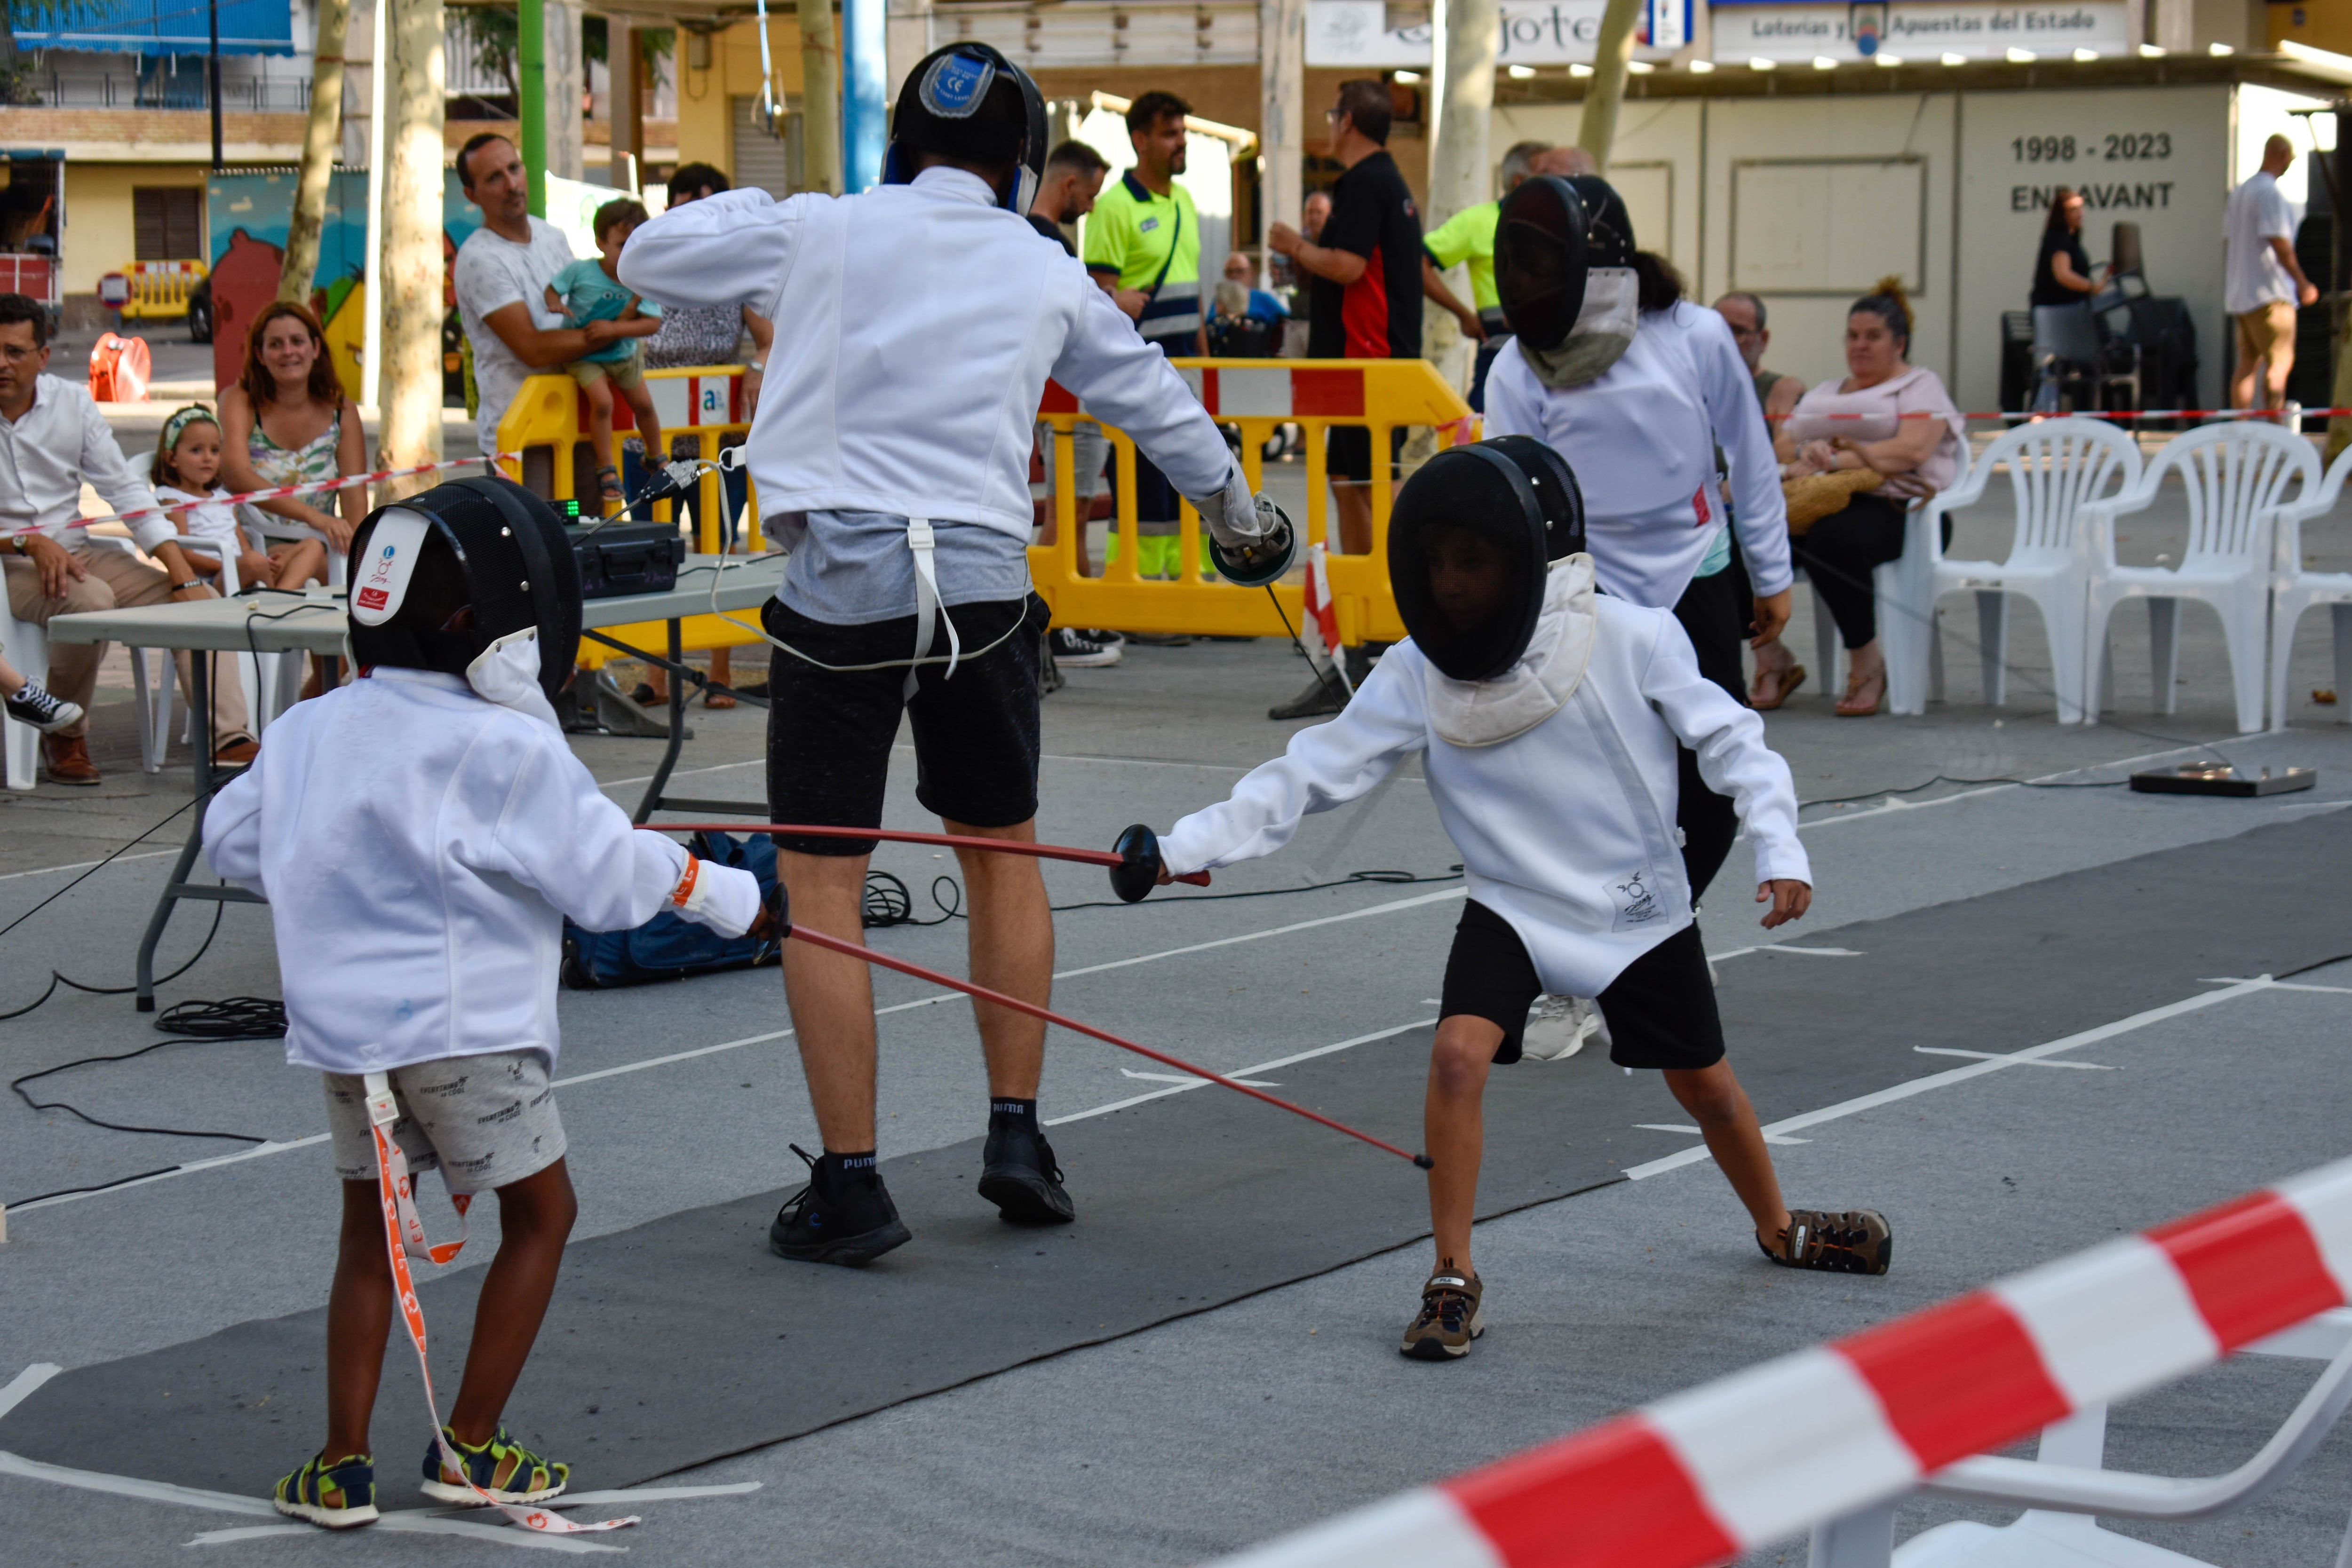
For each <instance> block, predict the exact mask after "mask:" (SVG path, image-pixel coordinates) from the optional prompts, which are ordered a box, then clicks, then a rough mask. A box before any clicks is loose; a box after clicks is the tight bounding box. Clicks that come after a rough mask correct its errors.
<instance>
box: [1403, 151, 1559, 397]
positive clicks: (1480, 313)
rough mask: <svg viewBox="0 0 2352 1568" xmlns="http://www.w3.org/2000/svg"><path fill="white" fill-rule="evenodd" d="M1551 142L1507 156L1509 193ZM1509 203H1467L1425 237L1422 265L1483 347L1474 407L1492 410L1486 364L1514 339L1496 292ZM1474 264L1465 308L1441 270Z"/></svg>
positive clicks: (1429, 290) (1426, 290)
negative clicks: (1498, 249)
mask: <svg viewBox="0 0 2352 1568" xmlns="http://www.w3.org/2000/svg"><path fill="white" fill-rule="evenodd" d="M1552 151H1553V149H1552V145H1551V143H1550V142H1549V141H1522V142H1519V143H1517V145H1516V146H1514V147H1513V148H1512V149H1511V150H1510V151H1509V152H1506V153H1504V154H1503V190H1502V194H1503V195H1506V196H1507V195H1509V194H1510V193H1512V191H1514V190H1516V189H1517V187H1518V184H1519V182H1520V181H1522V180H1525V179H1526V178H1527V177H1528V175H1529V174H1531V173H1533V172H1535V162H1536V160H1537V159H1538V158H1540V157H1542V156H1543V155H1544V154H1546V153H1548V152H1552ZM1502 211H1503V204H1502V202H1501V200H1500V199H1499V198H1498V199H1496V200H1495V201H1492V202H1481V203H1479V204H1477V205H1476V206H1475V207H1465V208H1463V209H1462V210H1461V211H1460V212H1458V213H1456V214H1454V215H1453V216H1452V217H1450V218H1448V219H1446V220H1445V222H1444V223H1442V224H1440V225H1438V226H1437V227H1435V228H1433V229H1432V230H1430V231H1429V233H1428V234H1426V235H1423V237H1422V242H1421V247H1422V249H1423V250H1424V251H1426V252H1427V253H1428V259H1427V260H1426V261H1425V262H1423V265H1422V269H1421V287H1422V292H1423V294H1425V295H1426V296H1428V298H1430V299H1431V300H1432V301H1433V302H1434V303H1435V304H1436V305H1437V306H1438V307H1439V308H1442V309H1444V310H1447V311H1450V312H1451V313H1452V314H1453V316H1454V319H1455V320H1457V321H1459V322H1461V323H1462V335H1463V336H1464V337H1465V338H1468V339H1469V340H1471V341H1473V342H1475V343H1476V344H1477V345H1478V362H1477V366H1476V368H1475V370H1474V371H1472V372H1471V376H1470V406H1471V407H1472V408H1473V409H1475V410H1476V411H1477V412H1478V413H1486V368H1487V367H1488V366H1489V365H1491V364H1493V363H1494V362H1495V356H1496V354H1497V353H1500V352H1501V351H1502V348H1503V345H1504V344H1505V343H1507V342H1509V341H1510V338H1511V328H1510V323H1508V322H1507V321H1506V320H1504V319H1503V305H1502V298H1501V297H1500V296H1499V295H1497V294H1496V292H1495V225H1496V221H1497V220H1498V219H1499V218H1500V216H1501V214H1502ZM1464 262H1467V263H1469V264H1470V301H1471V305H1472V306H1475V311H1474V310H1472V309H1470V308H1465V307H1464V305H1463V304H1462V302H1461V301H1460V300H1459V299H1457V298H1454V291H1453V290H1452V289H1450V288H1448V287H1445V280H1444V277H1441V276H1439V275H1440V273H1441V272H1442V271H1443V269H1444V268H1446V267H1458V266H1460V265H1461V264H1462V263H1464Z"/></svg>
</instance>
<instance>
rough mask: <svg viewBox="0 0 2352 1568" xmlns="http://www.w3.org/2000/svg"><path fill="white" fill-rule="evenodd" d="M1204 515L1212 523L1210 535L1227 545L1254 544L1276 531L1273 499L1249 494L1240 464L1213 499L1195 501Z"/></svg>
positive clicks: (1233, 546)
mask: <svg viewBox="0 0 2352 1568" xmlns="http://www.w3.org/2000/svg"><path fill="white" fill-rule="evenodd" d="M1192 505H1193V506H1194V507H1196V508H1198V509H1199V511H1200V514H1201V518H1202V521H1203V522H1205V523H1207V524H1208V525H1209V537H1210V538H1213V539H1215V540H1216V541H1217V543H1218V544H1219V545H1221V546H1223V548H1224V549H1241V548H1243V547H1244V546H1245V545H1254V544H1255V543H1257V542H1258V540H1260V539H1262V538H1265V536H1266V535H1267V534H1269V533H1271V532H1273V531H1274V528H1275V526H1276V525H1275V520H1274V503H1273V502H1272V501H1269V500H1267V499H1265V497H1261V496H1253V495H1251V494H1250V487H1249V480H1248V479H1246V478H1244V476H1243V475H1242V471H1241V470H1240V469H1239V468H1235V469H1234V470H1233V472H1232V474H1231V476H1229V477H1228V478H1227V479H1226V480H1225V487H1224V488H1223V490H1221V491H1219V492H1218V494H1217V496H1216V497H1215V498H1214V499H1213V500H1211V501H1207V502H1201V501H1195V502H1193V503H1192Z"/></svg>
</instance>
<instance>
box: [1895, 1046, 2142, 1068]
mask: <svg viewBox="0 0 2352 1568" xmlns="http://www.w3.org/2000/svg"><path fill="white" fill-rule="evenodd" d="M1911 1049H1912V1050H1913V1051H1917V1052H1918V1053H1919V1054H1920V1055H1921V1056H1965V1057H1969V1058H1970V1059H1971V1060H1973V1061H2008V1060H2009V1058H2008V1057H2006V1056H2003V1055H2002V1054H2001V1053H2000V1052H1999V1051H1962V1050H1960V1049H1959V1048H1958V1047H1957V1046H1949V1045H1915V1046H1913V1047H1912V1048H1911ZM2025 1065H2026V1066H2028V1067H2071V1068H2073V1069H2074V1070H2075V1071H2078V1072H2113V1071H2116V1069H2115V1068H2113V1067H2110V1066H2108V1065H2107V1064H2106V1063H2105V1062H2099V1061H2029V1062H2026V1063H2025Z"/></svg>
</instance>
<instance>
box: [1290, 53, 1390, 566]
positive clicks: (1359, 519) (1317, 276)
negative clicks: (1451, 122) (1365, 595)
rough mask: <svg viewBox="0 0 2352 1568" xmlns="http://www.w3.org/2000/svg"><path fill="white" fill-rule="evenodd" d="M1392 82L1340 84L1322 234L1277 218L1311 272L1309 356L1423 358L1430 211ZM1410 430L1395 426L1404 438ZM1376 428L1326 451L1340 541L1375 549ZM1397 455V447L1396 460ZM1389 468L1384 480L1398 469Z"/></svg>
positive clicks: (1336, 441)
mask: <svg viewBox="0 0 2352 1568" xmlns="http://www.w3.org/2000/svg"><path fill="white" fill-rule="evenodd" d="M1389 112H1390V111H1389V89H1388V87H1387V86H1386V84H1384V83H1381V82H1377V81H1350V82H1342V83H1340V84H1339V104H1338V106H1337V107H1336V108H1334V109H1332V110H1330V111H1329V113H1330V120H1331V155H1332V156H1333V157H1334V158H1336V159H1338V160H1339V162H1341V163H1343V164H1345V165H1346V166H1347V172H1345V173H1343V174H1341V175H1340V176H1339V183H1337V184H1335V185H1334V186H1332V187H1331V215H1330V217H1328V219H1326V220H1325V221H1324V224H1323V232H1322V233H1321V234H1319V235H1317V236H1316V238H1315V239H1314V240H1313V241H1309V240H1307V239H1306V238H1304V237H1303V236H1302V235H1300V234H1299V233H1298V231H1297V230H1296V229H1294V228H1292V227H1291V226H1290V225H1287V224H1276V225H1274V228H1273V231H1272V233H1271V234H1270V235H1268V236H1267V243H1268V244H1269V245H1271V246H1273V247H1274V248H1275V249H1276V251H1278V252H1280V253H1281V254H1282V255H1284V256H1289V257H1290V258H1291V259H1292V260H1293V261H1294V262H1296V263H1297V265H1298V267H1299V268H1300V269H1301V270H1302V271H1304V272H1305V273H1306V274H1307V355H1308V357H1310V358H1312V359H1318V360H1339V359H1347V360H1411V359H1418V358H1419V357H1420V356H1421V210H1420V208H1419V207H1417V206H1416V205H1414V204H1413V199H1412V191H1411V190H1409V189H1408V188H1407V187H1406V185H1405V183H1404V176H1403V175H1402V174H1401V173H1399V172H1397V166H1396V160H1395V159H1393V158H1391V157H1390V156H1389V152H1388V146H1387V143H1388V139H1389ZM1403 434H1404V433H1403V432H1402V431H1397V432H1394V433H1393V440H1394V444H1395V445H1396V446H1398V447H1401V446H1402V444H1403V443H1402V437H1403ZM1371 455H1372V450H1371V432H1370V431H1369V430H1364V429H1360V428H1359V429H1339V430H1334V431H1332V432H1331V433H1330V437H1329V445H1328V447H1327V448H1326V457H1327V460H1328V468H1329V471H1330V476H1331V493H1332V495H1333V497H1335V498H1336V499H1337V500H1338V501H1339V540H1340V547H1341V549H1344V550H1346V551H1347V552H1348V553H1349V554H1350V555H1365V554H1369V553H1370V550H1371V548H1372V500H1371V485H1370V482H1371V479H1372V461H1371ZM1394 459H1395V452H1394V450H1391V454H1390V465H1383V469H1382V473H1381V477H1382V478H1384V479H1385V478H1388V477H1391V476H1392V475H1393V472H1394V470H1393V467H1392V466H1391V465H1392V464H1393V462H1394Z"/></svg>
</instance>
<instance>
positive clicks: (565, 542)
mask: <svg viewBox="0 0 2352 1568" xmlns="http://www.w3.org/2000/svg"><path fill="white" fill-rule="evenodd" d="M351 600H352V608H351V616H352V630H351V638H352V658H353V659H355V660H357V661H358V662H359V663H360V664H362V665H373V664H389V665H394V666H398V667H402V668H406V669H417V670H439V671H441V672H443V673H444V674H452V675H459V676H462V677H464V678H465V679H466V680H467V682H468V683H469V684H470V685H473V687H474V689H475V690H477V691H478V692H480V693H481V694H482V695H484V696H486V697H488V698H490V700H492V701H493V702H503V701H508V700H509V698H508V697H506V696H502V695H499V690H502V689H504V686H505V685H512V684H514V683H515V681H516V680H517V678H519V677H525V678H527V679H528V682H529V684H531V685H536V686H537V687H538V688H539V689H540V691H541V694H542V695H545V696H547V697H548V698H550V699H552V698H553V697H554V695H556V693H558V692H560V691H562V689H563V685H564V683H565V682H567V681H569V680H570V679H571V678H572V664H573V663H574V661H575V660H577V659H578V657H579V654H580V565H579V562H578V560H577V559H574V557H573V556H572V541H571V540H570V539H569V538H567V537H566V536H565V534H564V531H563V524H562V521H561V520H560V519H559V518H557V517H556V515H555V513H554V511H553V509H552V508H551V507H549V506H548V504H547V503H546V502H544V501H542V500H541V499H540V498H539V497H536V496H534V495H532V494H531V493H530V491H528V490H526V489H524V488H523V487H522V486H520V485H518V484H515V483H514V482H513V481H512V480H509V479H500V478H473V479H456V480H452V481H451V482H450V483H448V484H446V485H437V486H434V487H433V488H432V489H430V490H427V491H425V493H424V494H423V495H421V496H411V497H408V498H407V499H406V500H404V501H395V502H394V503H393V504H392V505H390V506H387V507H377V508H376V509H375V510H374V511H373V512H371V513H369V514H368V517H367V520H366V521H365V522H363V523H362V524H361V525H360V527H359V531H358V532H357V533H356V534H354V535H352V549H351ZM469 609H470V611H471V614H470V615H467V614H465V613H462V612H466V611H467V610H469ZM453 622H456V624H453ZM522 633H529V634H530V635H529V636H528V637H525V636H521V635H520V634H522Z"/></svg>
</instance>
